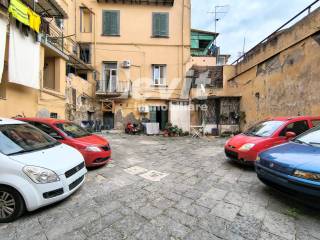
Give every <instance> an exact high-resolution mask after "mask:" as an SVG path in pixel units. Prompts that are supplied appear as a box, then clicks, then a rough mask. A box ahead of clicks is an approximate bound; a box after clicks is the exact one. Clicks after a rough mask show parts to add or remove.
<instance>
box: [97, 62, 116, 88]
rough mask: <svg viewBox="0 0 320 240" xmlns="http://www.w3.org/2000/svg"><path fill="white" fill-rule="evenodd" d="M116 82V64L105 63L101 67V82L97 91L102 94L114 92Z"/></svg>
mask: <svg viewBox="0 0 320 240" xmlns="http://www.w3.org/2000/svg"><path fill="white" fill-rule="evenodd" d="M117 80H118V63H117V62H105V63H104V65H103V81H102V84H101V85H100V86H99V88H100V89H99V90H102V91H103V92H116V91H117Z"/></svg>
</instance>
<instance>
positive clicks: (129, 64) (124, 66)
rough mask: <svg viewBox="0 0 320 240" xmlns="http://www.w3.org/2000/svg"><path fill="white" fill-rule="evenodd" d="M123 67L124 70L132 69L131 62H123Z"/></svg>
mask: <svg viewBox="0 0 320 240" xmlns="http://www.w3.org/2000/svg"><path fill="white" fill-rule="evenodd" d="M122 67H123V68H130V67H131V62H130V61H129V60H126V61H123V62H122Z"/></svg>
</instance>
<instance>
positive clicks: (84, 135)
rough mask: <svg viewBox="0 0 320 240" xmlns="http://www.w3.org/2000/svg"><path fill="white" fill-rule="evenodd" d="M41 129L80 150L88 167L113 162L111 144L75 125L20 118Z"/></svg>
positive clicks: (57, 120)
mask: <svg viewBox="0 0 320 240" xmlns="http://www.w3.org/2000/svg"><path fill="white" fill-rule="evenodd" d="M18 120H20V121H24V122H28V123H29V124H31V125H33V126H35V127H37V128H39V129H40V130H42V131H44V132H45V133H47V134H49V135H50V136H51V137H53V138H55V139H56V140H58V141H59V142H61V143H64V144H67V145H69V146H71V147H74V148H76V149H77V150H79V151H80V152H81V153H82V155H83V157H84V159H85V162H86V166H87V167H95V166H102V165H105V164H107V163H108V162H109V161H110V160H111V148H110V145H109V142H108V141H107V140H106V139H105V138H103V137H100V136H98V135H94V134H91V133H89V132H87V131H86V130H85V129H83V128H82V127H80V126H78V125H77V124H75V123H72V122H69V121H65V120H59V119H52V118H18Z"/></svg>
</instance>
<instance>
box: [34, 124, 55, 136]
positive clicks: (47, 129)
mask: <svg viewBox="0 0 320 240" xmlns="http://www.w3.org/2000/svg"><path fill="white" fill-rule="evenodd" d="M29 124H32V125H33V126H35V127H36V128H39V129H40V130H41V131H43V132H45V133H46V134H49V135H55V134H56V133H57V131H56V130H54V129H53V128H52V127H50V126H48V125H47V124H43V123H39V122H29Z"/></svg>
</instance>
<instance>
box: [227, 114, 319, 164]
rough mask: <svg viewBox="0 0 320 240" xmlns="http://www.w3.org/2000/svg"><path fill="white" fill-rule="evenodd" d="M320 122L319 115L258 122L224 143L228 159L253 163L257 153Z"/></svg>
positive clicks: (287, 139)
mask: <svg viewBox="0 0 320 240" xmlns="http://www.w3.org/2000/svg"><path fill="white" fill-rule="evenodd" d="M319 124H320V117H308V116H304V117H302V116H300V117H277V118H272V119H268V120H265V121H262V122H259V123H257V124H255V125H254V126H252V127H251V128H249V129H248V130H247V131H245V132H244V133H242V134H239V135H237V136H234V137H233V138H231V139H230V140H228V141H227V143H226V144H225V154H226V156H227V157H228V158H229V159H232V160H235V161H237V162H240V163H243V164H248V165H254V162H255V160H256V158H257V156H258V154H259V153H260V152H262V151H264V150H266V149H268V148H270V147H273V146H276V145H279V144H282V143H285V142H288V141H289V140H291V139H293V138H294V137H295V136H297V135H299V134H302V133H304V132H305V131H307V130H309V129H310V128H312V127H315V126H318V125H319Z"/></svg>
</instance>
